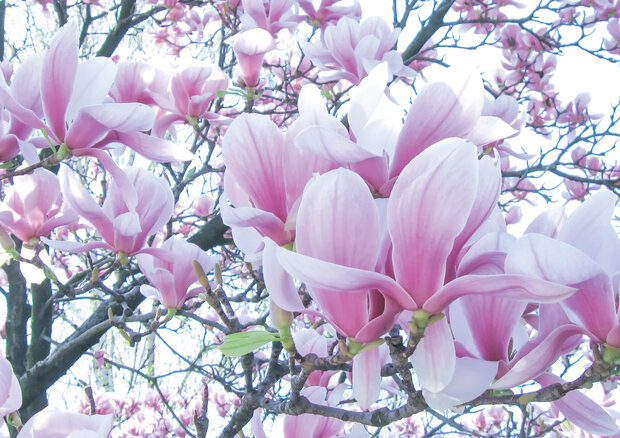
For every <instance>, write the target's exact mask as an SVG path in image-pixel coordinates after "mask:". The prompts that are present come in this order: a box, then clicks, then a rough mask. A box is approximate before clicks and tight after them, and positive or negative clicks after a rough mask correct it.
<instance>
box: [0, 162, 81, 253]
mask: <svg viewBox="0 0 620 438" xmlns="http://www.w3.org/2000/svg"><path fill="white" fill-rule="evenodd" d="M77 219H78V216H77V214H76V213H75V211H73V210H71V209H67V208H66V206H65V208H64V209H63V202H62V194H61V193H60V183H59V182H58V178H57V177H56V175H54V174H53V173H52V172H50V171H49V170H45V169H36V170H35V171H34V172H33V173H32V174H30V175H23V176H18V177H16V178H15V181H14V185H13V186H11V187H10V188H8V189H7V190H6V197H5V198H4V202H2V203H0V226H2V227H3V228H5V229H6V230H8V231H10V232H11V233H13V234H14V235H15V236H17V238H18V239H20V240H21V241H23V242H26V243H28V242H30V241H31V240H32V239H37V238H38V237H41V236H47V235H48V234H49V233H50V232H52V230H54V229H55V228H56V227H59V226H62V225H68V224H72V223H75V222H77Z"/></svg>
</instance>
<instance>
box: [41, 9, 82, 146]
mask: <svg viewBox="0 0 620 438" xmlns="http://www.w3.org/2000/svg"><path fill="white" fill-rule="evenodd" d="M77 68H78V28H77V23H76V22H74V21H71V22H69V23H67V24H65V25H64V26H63V27H61V28H60V29H59V30H58V32H56V34H55V35H54V37H53V38H52V41H51V42H50V47H49V49H48V50H47V53H46V54H45V59H44V61H43V69H42V71H41V100H42V103H43V110H44V111H45V118H46V119H47V123H48V125H49V126H50V128H51V129H52V132H53V134H54V135H55V136H56V137H57V138H58V139H59V140H61V141H62V140H63V139H64V137H65V132H66V127H65V120H66V119H65V115H66V113H67V107H68V106H69V102H70V100H71V97H72V94H73V84H74V82H75V75H76V73H77Z"/></svg>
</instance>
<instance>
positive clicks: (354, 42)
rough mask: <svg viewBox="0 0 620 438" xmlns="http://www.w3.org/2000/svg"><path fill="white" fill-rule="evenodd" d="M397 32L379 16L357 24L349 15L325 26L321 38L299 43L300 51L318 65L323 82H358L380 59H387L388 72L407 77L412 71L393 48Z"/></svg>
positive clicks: (381, 60)
mask: <svg viewBox="0 0 620 438" xmlns="http://www.w3.org/2000/svg"><path fill="white" fill-rule="evenodd" d="M398 35H399V31H398V30H393V29H391V28H390V26H389V25H388V24H387V23H386V22H385V21H383V19H381V18H379V17H369V18H367V19H366V20H364V21H363V22H362V23H361V24H360V23H358V22H357V21H355V20H353V19H352V18H349V17H343V18H341V19H340V20H338V24H336V25H335V26H328V27H327V28H326V29H325V31H324V34H323V36H322V39H321V41H318V42H314V43H302V50H303V51H304V53H305V54H306V56H308V57H309V58H310V59H311V60H312V62H313V64H314V65H316V66H317V67H318V68H319V78H320V79H321V81H323V82H327V81H331V80H339V79H345V80H347V81H349V82H351V83H352V84H359V82H360V81H361V80H362V79H363V78H364V77H365V76H366V75H367V74H368V73H369V72H370V70H372V69H373V67H375V66H376V65H377V64H380V63H381V62H387V63H388V65H389V71H390V74H391V75H396V76H404V77H411V76H412V74H413V70H411V69H409V68H408V67H405V66H404V65H403V61H402V58H401V56H400V54H399V53H398V52H396V51H395V50H393V47H394V44H395V43H396V41H397V40H398Z"/></svg>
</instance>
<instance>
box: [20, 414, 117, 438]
mask: <svg viewBox="0 0 620 438" xmlns="http://www.w3.org/2000/svg"><path fill="white" fill-rule="evenodd" d="M113 422H114V416H113V415H111V414H110V415H83V414H75V413H72V412H60V411H57V410H55V409H53V408H51V407H47V408H45V409H44V410H42V411H41V412H39V413H37V414H35V415H34V416H33V417H32V418H30V420H28V422H27V423H26V424H24V427H23V428H22V429H21V430H20V432H19V434H18V435H17V438H35V437H37V438H38V437H41V438H46V437H59V436H69V435H71V436H79V437H84V436H89V437H90V438H106V437H107V436H108V434H109V433H110V430H111V429H112V423H113Z"/></svg>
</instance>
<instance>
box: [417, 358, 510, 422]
mask: <svg viewBox="0 0 620 438" xmlns="http://www.w3.org/2000/svg"><path fill="white" fill-rule="evenodd" d="M497 367H498V362H494V361H486V360H480V359H474V358H471V357H459V358H457V359H456V368H455V371H454V375H453V377H452V381H451V382H450V383H449V384H448V386H447V387H446V388H444V389H443V390H442V391H441V392H436V393H435V392H431V391H429V390H427V389H425V390H424V391H423V395H424V401H426V403H427V404H428V405H429V406H430V407H431V408H433V409H436V410H440V411H443V410H446V409H450V408H453V407H455V406H458V405H461V404H463V403H467V402H468V401H471V400H473V399H475V398H476V397H478V396H479V395H481V394H482V393H483V392H484V391H486V390H487V389H488V388H489V387H490V386H491V384H492V383H493V379H495V374H496V373H497Z"/></svg>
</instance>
